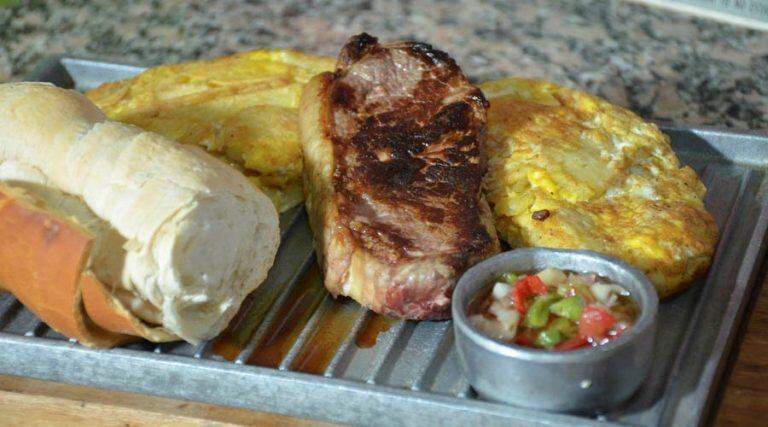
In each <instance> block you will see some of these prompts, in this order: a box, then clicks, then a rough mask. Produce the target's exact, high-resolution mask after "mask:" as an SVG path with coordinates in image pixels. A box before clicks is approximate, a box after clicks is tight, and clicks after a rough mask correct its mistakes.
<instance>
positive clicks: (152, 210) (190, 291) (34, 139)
mask: <svg viewBox="0 0 768 427" xmlns="http://www.w3.org/2000/svg"><path fill="white" fill-rule="evenodd" d="M0 181H4V182H6V183H8V184H12V185H14V186H18V187H22V188H24V190H25V191H26V192H27V193H29V194H30V195H31V196H33V197H35V198H38V199H39V200H42V201H43V203H44V204H45V205H46V206H45V208H46V209H47V210H49V211H51V212H53V213H55V214H56V215H61V216H62V217H70V218H73V219H74V221H73V222H74V223H75V224H78V225H79V226H81V227H82V228H83V229H84V230H85V231H87V232H88V233H90V235H91V236H92V237H93V242H92V248H91V250H90V251H89V255H88V259H87V260H86V265H85V268H84V269H83V275H84V279H83V283H84V284H85V286H81V292H83V294H84V295H85V296H86V299H85V301H84V304H85V309H86V311H87V313H88V315H89V317H90V318H91V320H93V321H94V322H96V323H97V324H98V325H99V326H100V327H102V328H104V329H107V330H110V331H113V332H118V333H129V334H134V335H141V336H145V337H147V338H149V339H153V340H156V341H163V340H169V339H174V338H175V337H180V338H182V339H184V340H186V341H189V342H192V343H196V342H198V341H200V340H203V339H208V338H211V337H213V336H215V335H216V334H217V333H218V332H220V331H221V330H222V329H223V328H224V327H225V326H226V325H227V323H228V322H229V320H230V319H231V318H232V316H234V314H235V313H236V311H237V309H238V307H239V305H240V303H241V302H242V300H243V299H244V297H245V296H246V295H247V294H248V293H250V292H251V291H252V290H253V289H255V287H256V286H257V285H258V284H259V283H261V282H262V281H263V280H264V278H265V277H266V274H267V271H268V269H269V267H270V266H271V265H272V262H273V260H274V256H275V253H276V251H277V246H278V243H279V230H278V217H277V212H276V211H275V209H274V207H273V205H272V203H270V201H269V199H268V198H267V197H266V196H265V195H264V194H262V193H261V192H260V191H259V190H258V189H255V188H254V187H253V186H251V185H250V184H249V182H248V181H247V180H246V178H245V177H244V176H242V175H241V174H240V173H238V172H237V171H235V170H234V169H232V168H230V167H229V166H227V165H226V164H224V163H222V162H220V161H218V160H216V159H214V158H212V157H210V156H208V155H207V154H205V153H204V152H202V151H201V150H200V149H198V148H195V147H192V146H184V145H180V144H177V143H175V142H173V141H171V140H169V139H166V138H164V137H162V136H159V135H156V134H153V133H149V132H144V131H142V130H140V129H138V128H136V127H133V126H129V125H124V124H120V123H116V122H111V121H109V120H107V119H106V118H105V117H104V115H103V114H102V113H101V112H100V111H99V110H98V109H97V108H96V107H95V106H93V104H91V103H90V102H89V101H88V100H87V99H86V98H85V97H83V96H82V95H80V94H78V93H76V92H73V91H68V90H64V89H59V88H56V87H54V86H51V85H46V84H39V83H17V84H5V85H0ZM20 232H21V231H20ZM23 256H25V254H24V253H23V252H20V253H19V257H23ZM11 268H12V267H11ZM6 269H7V267H6ZM89 278H90V279H95V280H89ZM0 282H4V283H5V287H6V288H8V289H9V290H11V291H13V284H12V283H8V281H7V279H4V278H3V277H0ZM50 286H56V284H51V285H50Z"/></svg>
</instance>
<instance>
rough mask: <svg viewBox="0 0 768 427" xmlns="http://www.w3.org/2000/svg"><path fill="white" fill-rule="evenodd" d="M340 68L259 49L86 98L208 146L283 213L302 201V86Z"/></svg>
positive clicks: (125, 118)
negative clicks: (317, 76) (322, 74)
mask: <svg viewBox="0 0 768 427" xmlns="http://www.w3.org/2000/svg"><path fill="white" fill-rule="evenodd" d="M334 66H335V60H334V59H332V58H325V57H319V56H313V55H306V54H303V53H299V52H295V51H284V50H257V51H252V52H246V53H242V54H237V55H233V56H229V57H224V58H219V59H215V60H211V61H199V62H190V63H186V64H179V65H163V66H159V67H156V68H151V69H149V70H147V71H145V72H144V73H142V74H140V75H139V76H137V77H135V78H133V79H130V80H123V81H117V82H111V83H107V84H104V85H102V86H100V87H98V88H96V89H94V90H92V91H90V92H88V93H86V95H87V96H88V98H90V99H91V101H93V102H94V103H95V104H96V105H97V106H98V107H99V108H101V109H102V110H103V111H104V113H106V115H107V116H109V118H111V119H113V120H118V121H121V122H125V123H131V124H134V125H136V126H139V127H141V128H144V129H147V130H150V131H153V132H157V133H160V134H162V135H164V136H167V137H170V138H172V139H175V140H176V141H179V142H181V143H185V144H195V145H199V146H202V147H204V148H206V149H207V150H208V152H210V153H212V154H214V155H217V156H218V157H220V158H221V159H223V160H225V161H226V162H228V163H230V164H231V165H233V166H235V167H236V168H238V169H239V170H240V171H242V172H243V173H245V175H246V176H248V178H249V179H250V180H251V181H252V182H253V183H254V184H255V185H257V186H258V187H259V188H261V189H262V190H263V191H264V192H265V193H266V194H267V195H268V196H269V197H270V199H272V201H273V202H274V203H275V206H276V207H277V209H278V211H280V212H283V211H285V210H287V209H289V208H291V207H293V206H295V205H297V204H298V203H300V202H301V200H302V192H301V169H302V160H301V148H300V146H299V131H298V112H297V108H298V105H299V97H300V95H301V90H302V88H303V86H304V84H305V83H306V82H307V81H309V79H310V78H312V76H314V75H315V74H318V73H321V72H323V71H330V70H333V68H334Z"/></svg>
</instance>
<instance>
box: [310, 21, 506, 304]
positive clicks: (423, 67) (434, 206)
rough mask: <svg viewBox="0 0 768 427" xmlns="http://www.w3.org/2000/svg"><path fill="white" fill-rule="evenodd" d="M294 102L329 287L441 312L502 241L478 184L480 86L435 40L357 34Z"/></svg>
mask: <svg viewBox="0 0 768 427" xmlns="http://www.w3.org/2000/svg"><path fill="white" fill-rule="evenodd" d="M299 108H300V110H299V113H300V123H301V143H302V150H303V154H304V191H305V193H306V194H305V196H306V207H307V212H308V214H309V217H310V225H311V227H312V230H313V233H314V236H315V245H316V252H317V256H318V260H319V261H320V264H321V266H322V269H323V271H324V273H325V286H326V288H328V290H329V291H330V292H331V293H332V294H333V295H339V294H341V295H348V296H350V297H352V298H354V299H355V300H357V301H358V302H360V303H361V304H363V305H365V306H367V307H369V308H371V309H372V310H374V311H377V312H380V313H384V314H388V315H393V316H398V317H404V318H408V319H443V318H447V317H449V316H450V298H451V293H452V290H453V286H454V285H455V283H456V280H457V278H458V276H459V275H460V274H461V273H462V272H463V271H464V270H465V269H466V268H468V267H469V266H471V265H472V264H474V263H477V262H478V261H480V260H482V259H484V258H486V257H488V256H490V255H492V254H494V253H496V252H498V251H499V241H498V239H497V237H496V232H495V230H494V228H493V222H492V218H491V214H490V209H489V208H488V204H487V203H486V201H485V199H484V197H483V196H482V194H481V192H480V188H481V180H482V177H483V173H484V165H483V162H482V161H481V139H482V135H483V131H484V126H485V120H486V108H487V102H486V100H485V98H484V97H483V94H482V92H480V90H479V89H477V88H476V87H474V86H472V85H471V84H470V83H469V81H468V80H467V78H466V76H465V75H464V74H463V73H462V72H461V69H459V67H458V66H457V65H456V63H455V62H454V61H453V59H451V58H450V57H449V56H448V55H447V54H445V53H444V52H441V51H439V50H435V49H433V48H432V47H431V46H429V45H427V44H422V43H415V42H400V43H393V44H384V45H381V44H379V43H378V42H377V40H376V39H375V38H373V37H371V36H369V35H367V34H361V35H358V36H355V37H353V38H352V39H351V40H350V41H349V42H348V43H347V45H346V46H344V48H343V49H342V51H341V54H340V56H339V61H338V64H337V69H336V71H335V72H334V73H323V74H320V75H318V76H316V77H315V78H314V79H313V80H312V81H311V82H310V83H309V84H308V85H307V86H306V87H305V89H304V91H303V93H302V99H301V104H300V107H299Z"/></svg>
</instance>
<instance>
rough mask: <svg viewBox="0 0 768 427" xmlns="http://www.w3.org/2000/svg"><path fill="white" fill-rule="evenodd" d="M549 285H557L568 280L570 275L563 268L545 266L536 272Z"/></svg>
mask: <svg viewBox="0 0 768 427" xmlns="http://www.w3.org/2000/svg"><path fill="white" fill-rule="evenodd" d="M536 275H537V276H538V277H539V279H541V281H542V282H544V284H545V285H547V286H557V285H559V284H561V283H564V282H565V281H566V280H568V277H567V276H566V275H565V273H563V272H562V271H561V270H558V269H556V268H545V269H544V270H541V271H540V272H539V273H538V274H536Z"/></svg>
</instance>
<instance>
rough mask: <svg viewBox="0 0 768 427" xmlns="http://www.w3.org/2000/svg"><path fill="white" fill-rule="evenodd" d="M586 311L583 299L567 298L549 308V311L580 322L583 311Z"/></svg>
mask: <svg viewBox="0 0 768 427" xmlns="http://www.w3.org/2000/svg"><path fill="white" fill-rule="evenodd" d="M583 309H584V300H583V299H582V298H581V297H567V298H563V299H561V300H560V301H558V302H556V303H554V304H552V305H551V306H549V311H550V312H552V313H554V314H556V315H558V316H560V317H565V318H566V319H569V320H573V321H574V322H575V321H577V320H579V316H581V310H583Z"/></svg>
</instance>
